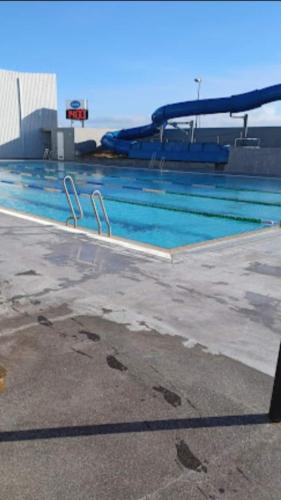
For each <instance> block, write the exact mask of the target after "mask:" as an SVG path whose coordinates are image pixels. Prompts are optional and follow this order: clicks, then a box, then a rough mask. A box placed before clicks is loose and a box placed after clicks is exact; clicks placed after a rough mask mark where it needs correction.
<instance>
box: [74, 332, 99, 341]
mask: <svg viewBox="0 0 281 500" xmlns="http://www.w3.org/2000/svg"><path fill="white" fill-rule="evenodd" d="M79 333H80V334H81V335H86V337H87V339H89V340H92V341H93V342H98V341H99V340H100V336H99V335H98V334H97V333H93V332H88V331H87V330H79Z"/></svg>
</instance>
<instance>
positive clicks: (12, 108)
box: [0, 70, 57, 159]
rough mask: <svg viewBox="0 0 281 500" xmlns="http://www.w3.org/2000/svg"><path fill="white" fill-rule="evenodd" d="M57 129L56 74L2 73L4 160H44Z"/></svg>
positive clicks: (0, 123)
mask: <svg viewBox="0 0 281 500" xmlns="http://www.w3.org/2000/svg"><path fill="white" fill-rule="evenodd" d="M55 127H57V85H56V75H54V74H47V73H20V72H17V71H6V70H0V158H1V159H5V158H42V156H43V151H44V147H45V146H46V144H45V140H46V139H45V135H44V133H43V132H42V129H43V128H45V129H46V128H49V129H51V128H55Z"/></svg>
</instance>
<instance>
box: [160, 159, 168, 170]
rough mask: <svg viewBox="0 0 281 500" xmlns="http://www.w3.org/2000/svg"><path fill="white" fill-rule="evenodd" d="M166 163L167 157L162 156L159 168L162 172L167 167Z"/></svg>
mask: <svg viewBox="0 0 281 500" xmlns="http://www.w3.org/2000/svg"><path fill="white" fill-rule="evenodd" d="M165 161H166V158H165V156H162V158H161V160H160V163H159V168H160V170H162V169H163V166H164V165H165Z"/></svg>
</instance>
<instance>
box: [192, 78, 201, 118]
mask: <svg viewBox="0 0 281 500" xmlns="http://www.w3.org/2000/svg"><path fill="white" fill-rule="evenodd" d="M194 81H195V83H197V84H198V86H197V101H199V99H200V87H201V83H202V78H194ZM198 125H199V120H198V116H197V115H196V118H195V128H197V127H198Z"/></svg>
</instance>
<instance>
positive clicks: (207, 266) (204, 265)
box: [202, 264, 216, 269]
mask: <svg viewBox="0 0 281 500" xmlns="http://www.w3.org/2000/svg"><path fill="white" fill-rule="evenodd" d="M202 267H206V269H213V268H214V267H216V266H212V265H211V264H202Z"/></svg>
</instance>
